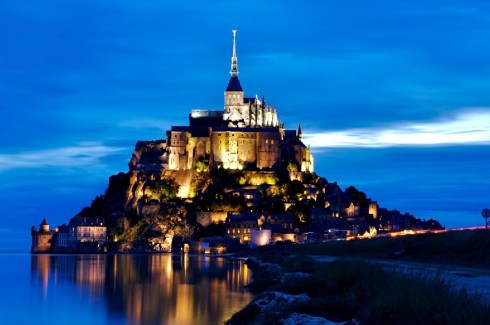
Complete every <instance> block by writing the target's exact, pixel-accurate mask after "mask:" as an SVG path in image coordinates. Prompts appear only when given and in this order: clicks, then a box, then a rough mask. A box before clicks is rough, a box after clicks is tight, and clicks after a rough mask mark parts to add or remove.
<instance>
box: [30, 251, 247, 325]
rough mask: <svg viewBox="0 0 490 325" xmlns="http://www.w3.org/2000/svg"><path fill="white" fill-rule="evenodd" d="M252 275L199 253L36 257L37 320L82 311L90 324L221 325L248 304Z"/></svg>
mask: <svg viewBox="0 0 490 325" xmlns="http://www.w3.org/2000/svg"><path fill="white" fill-rule="evenodd" d="M250 277H251V272H250V271H249V270H248V269H247V266H246V265H245V264H244V263H243V262H242V261H236V260H234V261H232V260H227V259H225V258H222V257H209V256H202V255H196V256H192V255H191V256H189V255H33V256H31V274H30V278H31V289H34V290H32V291H33V292H32V293H31V295H36V296H35V297H34V301H35V303H36V304H40V305H43V306H40V310H41V316H43V315H42V313H43V312H49V311H50V310H51V311H52V312H53V313H58V317H54V316H53V317H51V316H49V317H48V316H46V317H45V318H44V319H43V320H44V321H53V320H54V323H64V324H66V323H67V319H72V324H73V321H74V322H75V323H77V321H80V322H82V321H81V318H79V316H78V314H79V313H83V315H84V316H83V319H84V321H85V320H87V321H88V322H89V323H91V324H97V323H101V324H136V325H138V324H141V325H143V324H145V325H146V324H222V323H223V322H224V321H225V320H226V319H228V318H229V317H231V315H232V314H233V313H234V312H236V311H238V310H239V309H241V308H242V307H243V306H245V305H246V304H247V303H248V302H249V301H250V300H251V299H252V296H251V294H250V293H249V292H248V291H247V290H246V289H244V285H246V284H248V283H249V281H250ZM70 302H71V303H70ZM71 304H75V305H78V306H77V307H74V306H71ZM57 305H58V307H59V308H58V307H57ZM68 305H70V307H68ZM38 307H39V306H38ZM35 309H37V308H35ZM77 310H79V312H77ZM64 314H67V315H64ZM38 316H39V314H38ZM92 316H93V317H92ZM87 318H88V319H87ZM56 320H59V322H57V321H56ZM61 320H63V321H61Z"/></svg>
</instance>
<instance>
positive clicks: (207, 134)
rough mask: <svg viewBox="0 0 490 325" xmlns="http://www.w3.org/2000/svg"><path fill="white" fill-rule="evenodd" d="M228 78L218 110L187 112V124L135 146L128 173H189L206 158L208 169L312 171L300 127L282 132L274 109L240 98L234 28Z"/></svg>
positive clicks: (258, 101)
mask: <svg viewBox="0 0 490 325" xmlns="http://www.w3.org/2000/svg"><path fill="white" fill-rule="evenodd" d="M230 74H231V77H230V80H229V81H228V86H227V87H226V90H225V92H224V109H223V110H220V111H214V110H192V111H191V113H190V114H189V125H186V126H172V128H171V130H169V131H167V134H166V139H165V140H157V141H144V142H143V141H140V142H138V143H137V145H136V149H135V151H134V153H133V158H132V160H131V162H130V169H131V170H133V171H139V170H143V171H146V172H147V171H150V170H152V171H154V172H162V171H177V170H179V171H181V170H192V169H193V168H194V166H195V163H196V161H198V160H199V159H207V160H208V161H209V166H210V167H211V168H214V167H218V166H219V167H222V168H225V169H246V170H277V169H279V168H281V167H283V168H284V167H286V166H288V165H291V164H293V165H295V166H296V167H295V168H296V169H297V171H302V172H313V157H312V154H311V152H310V149H309V148H308V147H307V146H305V144H304V143H303V142H302V133H301V127H300V126H299V127H298V129H297V130H286V129H285V128H284V125H283V123H281V122H280V121H279V119H278V115H277V110H276V108H274V107H271V106H268V105H267V104H266V102H265V100H264V99H263V98H262V99H259V98H258V97H257V96H255V97H245V95H244V91H243V89H242V86H241V84H240V80H239V78H238V57H237V51H236V30H233V52H232V57H231V70H230Z"/></svg>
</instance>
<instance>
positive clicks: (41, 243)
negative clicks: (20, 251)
mask: <svg viewBox="0 0 490 325" xmlns="http://www.w3.org/2000/svg"><path fill="white" fill-rule="evenodd" d="M55 234H56V231H55V230H49V224H48V221H47V220H46V218H44V219H43V220H42V221H41V224H40V225H39V230H37V229H36V227H35V226H32V228H31V237H32V244H31V253H49V252H51V249H52V247H53V241H54V237H55Z"/></svg>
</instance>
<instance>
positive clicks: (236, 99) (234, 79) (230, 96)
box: [223, 29, 245, 126]
mask: <svg viewBox="0 0 490 325" xmlns="http://www.w3.org/2000/svg"><path fill="white" fill-rule="evenodd" d="M232 32H233V53H232V56H231V69H230V75H231V76H230V80H229V81H228V86H227V87H226V90H225V112H224V114H223V119H224V120H225V121H228V122H229V124H230V125H234V126H242V124H243V123H245V122H244V120H245V116H244V113H245V112H244V111H243V106H244V105H243V89H242V85H241V84H240V80H239V79H238V57H237V53H236V29H234V30H232Z"/></svg>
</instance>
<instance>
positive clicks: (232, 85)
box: [226, 76, 243, 91]
mask: <svg viewBox="0 0 490 325" xmlns="http://www.w3.org/2000/svg"><path fill="white" fill-rule="evenodd" d="M226 91H243V89H242V85H240V80H238V76H231V78H230V81H228V87H226Z"/></svg>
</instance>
